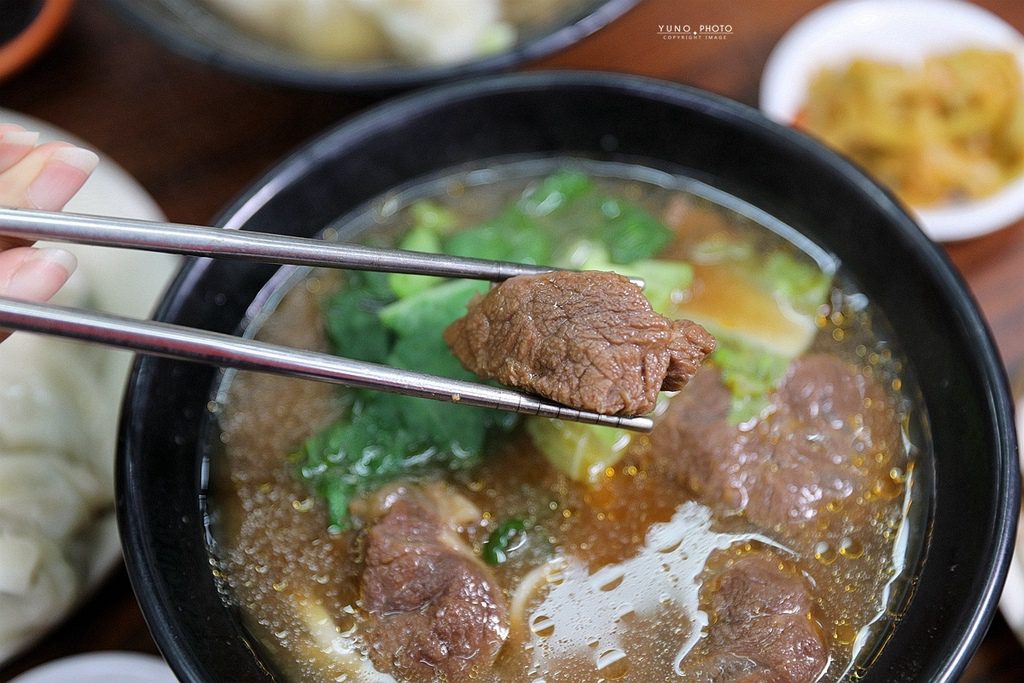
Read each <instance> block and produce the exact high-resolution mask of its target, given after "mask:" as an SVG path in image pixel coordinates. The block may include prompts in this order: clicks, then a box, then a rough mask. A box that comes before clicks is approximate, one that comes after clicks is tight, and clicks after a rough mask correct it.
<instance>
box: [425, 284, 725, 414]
mask: <svg viewBox="0 0 1024 683" xmlns="http://www.w3.org/2000/svg"><path fill="white" fill-rule="evenodd" d="M444 339H445V341H446V342H447V343H448V345H449V346H450V347H451V349H452V352H453V353H454V354H455V356H456V357H457V358H458V359H459V361H461V362H462V364H463V365H464V366H465V367H466V368H467V369H469V370H471V371H473V372H475V373H476V374H478V375H480V376H481V377H484V378H486V379H496V380H498V381H499V382H501V383H503V384H507V385H511V386H514V387H519V388H521V389H526V390H527V391H531V392H534V393H537V394H540V395H542V396H546V397H548V398H551V399H553V400H555V401H558V402H559V403H563V404H565V405H568V406H573V407H575V408H582V409H585V410H593V411H596V412H599V413H605V414H608V415H638V414H641V413H646V412H649V411H651V410H653V408H654V403H655V401H656V399H657V397H658V392H659V391H661V390H663V389H664V390H666V391H675V390H678V389H681V388H682V387H683V385H685V384H686V382H687V381H688V380H689V379H690V378H691V377H692V376H693V374H694V373H695V372H696V371H697V368H699V367H700V364H701V362H702V361H703V360H704V357H705V356H707V355H708V354H709V353H711V351H713V350H714V347H715V341H714V339H713V338H712V337H711V335H710V334H708V333H707V332H706V331H705V330H704V328H702V327H701V326H700V325H697V324H696V323H693V322H690V321H689V320H677V321H672V320H669V319H668V318H665V317H664V316H661V315H659V314H657V313H655V312H654V311H652V310H651V306H650V304H649V303H648V301H647V299H646V298H645V297H644V295H643V292H642V291H641V290H640V288H639V287H637V286H636V285H634V284H633V283H631V282H630V281H629V280H627V279H626V278H624V277H622V276H621V275H616V274H615V273H606V272H597V271H587V272H553V273H546V274H543V275H523V276H519V277H514V278H511V279H509V280H506V281H505V282H502V283H501V284H500V285H498V286H497V287H495V288H493V289H492V290H490V291H489V292H488V293H487V294H486V295H485V296H483V297H479V298H477V299H475V300H474V301H472V302H471V303H470V305H469V312H468V313H467V314H466V316H465V317H463V318H460V319H459V320H456V321H455V322H454V323H452V325H451V326H450V327H448V329H447V330H445V333H444Z"/></svg>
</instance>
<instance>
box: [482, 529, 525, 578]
mask: <svg viewBox="0 0 1024 683" xmlns="http://www.w3.org/2000/svg"><path fill="white" fill-rule="evenodd" d="M526 533H527V524H526V520H523V519H521V518H519V517H511V518H509V519H506V520H505V521H504V522H502V523H501V524H499V525H498V526H497V527H496V528H495V529H494V531H492V532H491V533H490V535H489V536H488V537H487V540H486V541H484V545H483V551H482V553H481V555H482V557H483V560H484V562H486V563H487V564H489V565H491V566H492V567H494V566H497V565H499V564H505V562H507V561H508V558H509V555H510V554H512V553H514V552H516V551H517V550H519V549H520V548H522V547H523V546H524V545H525V544H526Z"/></svg>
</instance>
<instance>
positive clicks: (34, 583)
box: [0, 525, 79, 661]
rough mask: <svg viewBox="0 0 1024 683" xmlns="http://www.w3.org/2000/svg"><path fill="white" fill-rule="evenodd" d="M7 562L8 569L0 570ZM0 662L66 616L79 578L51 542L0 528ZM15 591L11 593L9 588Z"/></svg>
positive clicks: (72, 601) (43, 538)
mask: <svg viewBox="0 0 1024 683" xmlns="http://www.w3.org/2000/svg"><path fill="white" fill-rule="evenodd" d="M5 563H9V564H10V566H8V567H6V568H2V565H4V564H5ZM0 576H6V580H7V581H8V582H9V585H8V587H9V588H11V589H12V590H10V591H3V590H0V661H3V660H4V659H6V658H7V657H8V656H9V655H11V654H13V653H14V652H16V651H17V650H18V649H20V648H21V647H22V645H23V644H24V642H25V640H26V639H27V638H31V637H32V636H34V635H35V634H36V633H38V631H39V629H40V628H42V627H45V626H46V625H48V624H50V623H53V621H54V620H55V619H56V618H59V617H60V616H62V615H64V614H66V613H67V611H68V610H69V609H70V608H71V606H72V605H73V604H74V601H75V598H76V596H77V594H78V590H79V578H78V576H77V574H76V572H75V571H74V570H73V569H72V567H71V565H70V564H69V563H68V561H67V560H66V559H65V557H64V555H63V553H62V552H61V549H60V547H59V546H58V545H57V544H56V543H54V542H53V541H52V540H50V539H48V538H45V537H42V536H36V535H33V534H25V533H21V532H18V531H16V530H11V529H9V528H5V527H4V526H3V525H0ZM15 588H17V589H19V590H13V589H15Z"/></svg>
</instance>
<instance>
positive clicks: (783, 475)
mask: <svg viewBox="0 0 1024 683" xmlns="http://www.w3.org/2000/svg"><path fill="white" fill-rule="evenodd" d="M771 401H772V409H771V411H770V412H769V413H768V414H767V415H766V416H765V417H764V418H763V419H761V420H759V421H758V422H757V423H756V424H755V425H754V426H753V428H742V429H741V428H739V427H737V426H733V425H730V424H728V422H727V421H726V416H727V414H728V411H729V393H728V390H727V389H726V388H725V387H724V386H723V385H722V383H721V381H720V377H719V375H718V373H717V371H715V370H711V369H707V370H702V371H701V372H699V373H697V376H696V377H694V379H693V381H692V382H691V383H690V385H689V386H688V387H687V389H686V390H685V391H683V392H682V393H681V394H680V395H679V396H677V397H675V399H673V401H672V403H671V404H670V406H669V409H668V411H667V413H666V415H665V416H664V419H662V420H661V421H660V422H659V424H658V425H657V426H656V427H655V430H654V433H653V434H652V440H653V444H654V447H653V449H652V452H653V453H655V454H656V456H655V457H657V466H658V467H660V468H663V469H667V470H668V473H669V474H670V475H672V476H675V477H676V479H677V480H678V481H679V482H680V483H682V484H684V485H685V486H687V487H688V488H689V489H691V490H692V491H693V492H694V493H695V494H696V495H697V496H698V497H699V498H700V499H701V501H702V502H704V503H705V504H707V505H709V506H711V507H713V508H715V509H717V510H719V511H720V512H734V513H743V514H745V515H747V517H748V518H749V519H750V520H751V521H753V522H755V523H757V524H759V525H761V526H764V527H772V526H775V525H778V524H785V523H790V522H802V521H807V520H811V519H813V518H815V517H816V516H817V515H818V514H819V513H820V512H821V510H822V509H823V508H824V507H825V506H826V505H827V504H828V503H829V502H832V501H839V502H841V501H844V500H847V499H851V498H854V497H856V495H857V494H859V493H862V492H864V491H865V490H867V489H868V488H869V487H870V486H871V484H872V483H873V482H874V481H876V480H878V479H879V478H884V477H885V476H887V473H888V470H889V468H890V467H891V466H892V465H891V463H890V462H889V461H887V460H886V459H885V458H884V457H881V455H880V454H886V453H891V452H894V451H896V450H897V448H898V444H899V440H900V438H901V437H900V429H899V425H898V423H897V421H896V420H895V419H894V418H893V412H892V408H891V405H890V404H889V402H888V401H887V397H886V395H885V392H884V390H883V389H882V388H881V386H879V385H878V384H877V383H876V382H874V381H872V380H870V379H869V378H867V377H865V376H864V375H862V374H861V373H859V372H857V370H856V369H855V368H853V367H851V366H849V365H847V364H846V363H844V362H843V361H841V360H839V359H837V358H835V357H834V356H828V355H810V356H806V357H804V358H801V359H798V360H796V361H795V362H794V363H793V365H792V366H791V367H790V369H789V372H788V374H787V376H786V379H785V380H784V382H783V384H782V386H781V387H780V388H779V390H778V392H777V393H776V394H775V395H774V396H773V397H772V398H771ZM876 456H879V457H876Z"/></svg>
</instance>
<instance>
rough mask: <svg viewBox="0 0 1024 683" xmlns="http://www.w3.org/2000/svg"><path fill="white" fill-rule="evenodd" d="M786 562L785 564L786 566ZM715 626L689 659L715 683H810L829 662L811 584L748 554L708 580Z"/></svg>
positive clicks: (706, 588)
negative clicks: (816, 613)
mask: <svg viewBox="0 0 1024 683" xmlns="http://www.w3.org/2000/svg"><path fill="white" fill-rule="evenodd" d="M784 564H785V563H783V565H784ZM702 590H703V591H704V592H705V596H704V597H705V600H706V601H707V604H708V608H709V612H710V615H711V625H710V626H709V627H708V631H707V634H706V635H705V636H704V638H703V640H702V641H701V642H700V643H699V644H698V646H697V648H696V649H695V651H694V652H692V653H691V655H690V657H689V658H688V660H687V661H686V664H685V665H686V666H687V667H696V668H698V669H700V670H703V671H705V672H706V673H705V674H704V677H703V678H701V680H710V681H714V683H811V682H812V681H816V680H817V679H818V676H819V675H820V674H821V671H822V669H824V668H825V665H826V664H827V663H828V650H827V648H826V646H825V640H824V637H823V635H822V632H821V629H820V628H819V627H818V625H817V622H816V621H815V620H814V618H813V614H812V607H813V600H812V598H811V592H810V588H809V586H808V583H807V580H806V579H805V578H804V577H803V576H801V575H799V574H797V573H796V572H795V571H790V570H789V569H788V568H787V569H782V568H780V563H779V561H778V560H777V559H774V558H772V557H769V556H765V555H759V554H754V555H746V556H744V557H741V558H740V559H738V560H736V561H735V563H734V564H732V565H731V566H727V567H726V568H725V569H724V570H723V571H722V572H721V573H720V574H718V575H717V576H713V577H709V578H708V579H707V580H706V581H705V582H704V587H703V588H702Z"/></svg>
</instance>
